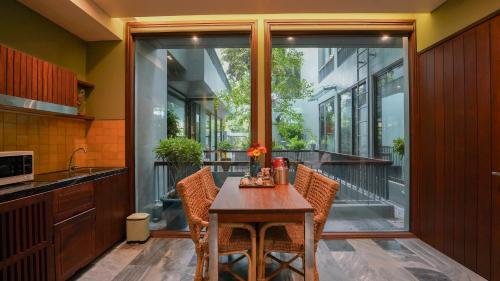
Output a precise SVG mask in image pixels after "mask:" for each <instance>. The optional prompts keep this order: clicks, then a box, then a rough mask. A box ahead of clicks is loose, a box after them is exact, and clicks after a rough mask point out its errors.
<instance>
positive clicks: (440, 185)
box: [434, 46, 447, 251]
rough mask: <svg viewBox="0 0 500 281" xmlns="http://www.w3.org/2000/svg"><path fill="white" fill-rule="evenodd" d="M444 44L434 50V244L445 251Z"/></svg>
mask: <svg viewBox="0 0 500 281" xmlns="http://www.w3.org/2000/svg"><path fill="white" fill-rule="evenodd" d="M443 49H444V47H443V46H439V47H437V48H436V49H435V51H434V112H435V132H436V133H435V152H436V154H435V182H436V191H435V194H434V198H435V204H434V207H435V210H434V214H435V216H434V218H435V228H434V236H435V239H434V246H435V247H436V248H437V249H439V250H441V251H443V248H444V246H443V245H444V240H445V235H444V213H445V212H446V209H445V206H444V204H443V201H444V198H445V196H447V194H446V193H445V186H446V181H445V169H446V165H445V160H444V158H445V152H444V151H445V136H444V131H445V123H444V118H445V117H444V99H445V97H444V93H443V51H444V50H443Z"/></svg>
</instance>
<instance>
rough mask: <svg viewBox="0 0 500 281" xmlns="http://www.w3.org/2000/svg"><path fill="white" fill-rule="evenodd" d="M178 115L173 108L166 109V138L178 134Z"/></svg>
mask: <svg viewBox="0 0 500 281" xmlns="http://www.w3.org/2000/svg"><path fill="white" fill-rule="evenodd" d="M180 131H181V130H180V129H179V117H177V115H176V114H175V113H174V111H173V110H170V109H169V110H167V138H175V137H177V136H178V135H179V134H180Z"/></svg>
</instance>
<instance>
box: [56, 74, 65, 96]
mask: <svg viewBox="0 0 500 281" xmlns="http://www.w3.org/2000/svg"><path fill="white" fill-rule="evenodd" d="M64 74H65V73H64V69H62V68H59V83H58V88H59V90H58V91H59V92H58V93H57V96H58V97H59V98H60V99H61V100H62V96H64V89H65V87H64V83H65V81H66V77H65V75H64Z"/></svg>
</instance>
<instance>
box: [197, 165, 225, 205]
mask: <svg viewBox="0 0 500 281" xmlns="http://www.w3.org/2000/svg"><path fill="white" fill-rule="evenodd" d="M200 174H201V180H202V181H203V184H204V186H205V193H206V195H207V198H208V200H209V201H210V202H213V201H214V200H215V197H217V194H218V193H219V190H220V189H219V188H218V187H217V185H215V181H214V177H213V176H212V170H211V168H210V167H208V166H207V167H205V168H203V169H201V170H200Z"/></svg>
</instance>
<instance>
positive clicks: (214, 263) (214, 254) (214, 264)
mask: <svg viewBox="0 0 500 281" xmlns="http://www.w3.org/2000/svg"><path fill="white" fill-rule="evenodd" d="M218 226H219V225H218V221H217V214H209V225H208V232H209V233H208V235H209V237H208V239H209V240H208V244H209V245H208V246H209V251H210V253H209V254H210V256H209V272H208V274H209V278H210V281H217V280H218V279H219V252H218V251H219V245H218V241H219V240H218V237H217V236H218V234H219V230H218Z"/></svg>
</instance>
